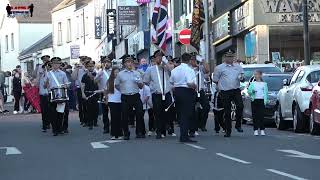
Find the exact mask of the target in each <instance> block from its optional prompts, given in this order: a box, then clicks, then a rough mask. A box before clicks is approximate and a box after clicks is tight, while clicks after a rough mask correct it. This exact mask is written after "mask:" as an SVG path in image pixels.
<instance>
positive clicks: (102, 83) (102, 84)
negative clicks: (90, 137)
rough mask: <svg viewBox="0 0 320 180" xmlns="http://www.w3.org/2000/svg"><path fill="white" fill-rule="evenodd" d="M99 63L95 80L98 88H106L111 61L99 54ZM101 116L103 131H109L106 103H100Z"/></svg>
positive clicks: (101, 98)
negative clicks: (99, 68) (98, 70)
mask: <svg viewBox="0 0 320 180" xmlns="http://www.w3.org/2000/svg"><path fill="white" fill-rule="evenodd" d="M101 63H102V70H101V71H100V72H98V73H97V75H96V77H95V82H97V83H98V87H99V90H103V89H105V88H106V85H107V82H108V79H109V77H110V74H111V71H112V62H111V59H110V57H108V56H101ZM103 99H104V95H103V94H101V96H100V100H101V101H103ZM101 105H102V117H103V124H104V127H103V133H104V134H108V133H109V131H110V130H109V116H108V115H109V107H108V105H107V104H105V103H102V104H101Z"/></svg>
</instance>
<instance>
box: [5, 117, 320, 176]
mask: <svg viewBox="0 0 320 180" xmlns="http://www.w3.org/2000/svg"><path fill="white" fill-rule="evenodd" d="M70 119H71V121H70V134H69V135H63V136H58V137H53V136H52V134H51V133H42V132H41V131H40V127H41V120H40V115H36V114H32V115H15V116H14V115H6V116H0V147H15V148H16V149H17V150H18V151H20V152H21V154H15V153H14V152H13V154H11V155H10V152H9V155H6V152H7V153H8V151H6V149H1V148H0V180H38V179H39V180H40V179H41V180H57V179H59V180H100V179H101V180H106V179H107V180H207V179H208V180H209V179H210V180H258V179H259V180H286V179H296V180H303V179H309V180H319V179H320V173H319V172H318V171H317V170H318V169H319V166H320V157H319V155H320V152H319V149H320V137H314V136H309V135H304V134H302V135H298V134H294V133H293V132H290V131H277V130H275V129H268V130H267V136H265V137H254V136H253V135H252V134H253V130H252V127H251V126H247V125H246V126H244V130H245V132H244V133H241V134H240V133H236V132H234V133H233V136H232V137H231V138H229V139H226V138H224V137H223V135H222V134H219V135H216V134H215V133H214V131H213V124H212V116H211V117H210V119H211V121H210V123H209V125H208V129H209V132H207V133H201V134H200V136H198V137H197V138H196V140H198V141H199V142H198V143H197V144H195V145H196V146H194V145H187V144H181V143H179V142H178V138H177V137H167V138H165V139H162V140H156V139H155V137H154V136H152V137H148V138H146V139H142V140H141V139H134V137H133V136H134V131H133V130H131V132H132V135H133V136H131V140H130V141H122V142H114V143H110V142H104V143H94V142H99V141H106V140H109V138H110V137H109V135H103V134H102V122H101V121H100V122H99V123H100V127H97V128H95V129H94V130H93V131H89V130H88V129H87V128H83V127H80V125H79V122H78V120H77V115H76V114H75V113H72V114H71V115H70ZM176 131H177V132H178V129H176ZM93 147H96V149H94V148H93ZM279 150H282V151H279ZM290 153H291V154H290ZM294 153H295V154H296V156H299V157H291V156H288V155H293V154H294ZM303 153H304V154H303ZM297 154H298V155H297Z"/></svg>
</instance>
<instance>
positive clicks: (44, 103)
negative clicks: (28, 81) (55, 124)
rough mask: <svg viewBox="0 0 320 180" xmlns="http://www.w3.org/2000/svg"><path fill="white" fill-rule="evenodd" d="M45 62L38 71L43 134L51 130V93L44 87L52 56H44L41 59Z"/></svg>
mask: <svg viewBox="0 0 320 180" xmlns="http://www.w3.org/2000/svg"><path fill="white" fill-rule="evenodd" d="M41 60H42V62H43V64H42V66H40V67H39V69H38V71H37V83H38V87H39V95H40V107H41V117H42V132H47V129H49V128H50V121H49V96H48V95H49V92H48V89H47V88H45V87H44V83H45V80H46V78H47V73H48V72H47V70H48V69H47V68H48V65H49V62H50V56H48V55H44V56H42V57H41Z"/></svg>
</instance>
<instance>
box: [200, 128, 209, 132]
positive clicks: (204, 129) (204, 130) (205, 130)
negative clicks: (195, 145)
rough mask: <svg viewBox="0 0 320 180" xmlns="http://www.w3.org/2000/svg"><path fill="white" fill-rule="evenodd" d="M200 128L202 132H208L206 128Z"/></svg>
mask: <svg viewBox="0 0 320 180" xmlns="http://www.w3.org/2000/svg"><path fill="white" fill-rule="evenodd" d="M200 130H201V131H202V132H207V131H208V130H207V129H206V128H200Z"/></svg>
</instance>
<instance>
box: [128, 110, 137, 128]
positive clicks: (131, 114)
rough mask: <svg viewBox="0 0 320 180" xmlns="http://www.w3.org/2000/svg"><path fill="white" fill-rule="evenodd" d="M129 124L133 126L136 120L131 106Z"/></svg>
mask: <svg viewBox="0 0 320 180" xmlns="http://www.w3.org/2000/svg"><path fill="white" fill-rule="evenodd" d="M128 113H129V125H132V126H134V124H135V122H136V112H135V110H134V109H133V108H131V109H129V112H128Z"/></svg>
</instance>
